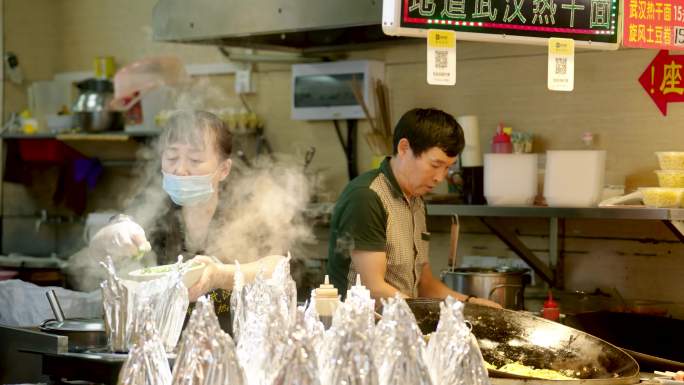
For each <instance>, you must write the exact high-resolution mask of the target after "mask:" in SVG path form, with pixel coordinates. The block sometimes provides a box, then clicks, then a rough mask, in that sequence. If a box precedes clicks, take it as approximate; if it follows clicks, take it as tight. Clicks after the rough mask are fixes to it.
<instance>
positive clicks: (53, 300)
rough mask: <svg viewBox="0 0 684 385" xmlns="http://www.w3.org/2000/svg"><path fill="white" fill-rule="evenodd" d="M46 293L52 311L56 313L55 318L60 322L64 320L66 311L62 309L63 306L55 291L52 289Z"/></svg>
mask: <svg viewBox="0 0 684 385" xmlns="http://www.w3.org/2000/svg"><path fill="white" fill-rule="evenodd" d="M45 295H46V296H47V299H48V302H50V307H51V308H52V312H53V313H54V314H55V319H56V320H57V321H58V322H64V312H63V311H62V307H61V306H60V305H59V301H58V300H57V295H56V294H55V291H54V290H52V289H50V290H48V291H46V292H45Z"/></svg>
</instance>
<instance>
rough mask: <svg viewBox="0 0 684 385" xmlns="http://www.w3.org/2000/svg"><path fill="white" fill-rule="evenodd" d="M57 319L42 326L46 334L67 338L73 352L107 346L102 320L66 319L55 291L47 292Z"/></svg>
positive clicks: (47, 321)
mask: <svg viewBox="0 0 684 385" xmlns="http://www.w3.org/2000/svg"><path fill="white" fill-rule="evenodd" d="M45 295H46V296H47V299H48V302H49V303H50V308H52V312H53V313H54V314H55V319H48V320H45V321H43V323H42V324H40V330H41V331H43V332H45V333H51V334H58V335H61V336H67V337H68V338H69V340H68V344H69V345H68V348H69V351H71V352H74V351H76V352H78V351H84V350H88V349H93V348H101V347H104V346H106V345H107V334H106V333H105V326H104V321H103V320H101V319H97V318H96V319H88V318H71V319H65V318H64V312H62V306H61V305H60V304H59V300H58V299H57V295H56V294H55V291H54V290H48V291H47V292H45Z"/></svg>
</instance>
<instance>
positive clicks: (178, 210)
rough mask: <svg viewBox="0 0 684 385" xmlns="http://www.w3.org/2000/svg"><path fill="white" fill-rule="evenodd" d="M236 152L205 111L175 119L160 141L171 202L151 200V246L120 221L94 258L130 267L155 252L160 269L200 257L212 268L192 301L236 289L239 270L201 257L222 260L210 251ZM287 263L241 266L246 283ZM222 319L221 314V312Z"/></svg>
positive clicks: (134, 226)
mask: <svg viewBox="0 0 684 385" xmlns="http://www.w3.org/2000/svg"><path fill="white" fill-rule="evenodd" d="M231 150H232V136H231V134H230V132H229V131H228V130H227V129H226V128H225V126H224V124H223V122H222V121H221V120H220V119H219V118H218V117H216V116H215V115H213V114H211V113H208V112H204V111H179V112H176V113H174V114H173V115H172V116H170V117H169V119H168V121H167V124H166V127H165V130H164V132H163V133H162V135H161V137H160V156H161V173H162V187H163V189H164V191H165V192H166V195H167V196H168V199H167V201H165V202H159V201H158V198H157V199H150V198H149V197H148V198H147V200H148V201H150V200H151V201H157V202H156V205H157V207H155V209H157V208H158V214H157V215H156V220H155V223H154V224H153V225H152V226H150V227H151V229H149V230H150V231H149V232H148V234H147V235H148V236H149V242H148V237H146V233H145V231H144V230H143V227H142V226H140V225H139V224H138V223H136V222H135V221H134V219H133V218H131V217H128V216H125V215H119V216H116V217H115V218H113V220H112V222H111V223H110V224H109V225H107V226H105V227H104V228H102V229H101V230H100V231H98V232H97V233H96V234H95V235H94V236H93V238H92V240H91V241H90V244H89V249H90V254H91V255H97V256H98V258H100V257H99V256H104V255H110V256H112V258H114V259H116V260H119V261H123V262H126V261H131V260H134V258H131V257H135V256H138V255H141V254H144V253H145V252H147V251H149V250H150V249H151V250H152V251H153V253H155V254H156V257H157V264H168V263H174V262H176V260H177V257H178V255H179V254H183V255H184V257H185V259H186V260H187V259H188V258H192V257H194V256H195V255H200V256H198V257H195V260H196V261H199V262H203V263H206V264H207V268H206V269H205V270H204V273H203V275H202V277H201V278H200V280H199V281H198V283H197V284H195V285H194V286H193V287H191V288H189V295H190V300H191V301H194V300H195V299H197V298H198V297H199V296H201V295H203V294H205V293H206V292H208V291H211V290H213V289H226V290H230V289H232V286H233V275H234V272H235V266H234V265H232V264H223V263H219V262H216V261H215V260H214V259H213V258H209V257H205V256H201V255H205V254H211V255H217V256H222V255H221V254H220V253H221V250H207V248H208V247H209V245H210V244H211V240H212V236H216V234H215V233H214V231H215V230H217V228H218V227H219V226H218V224H219V222H220V221H221V219H222V218H223V217H224V215H223V214H225V212H224V211H223V210H224V209H225V208H223V207H221V199H220V192H221V190H222V189H221V185H222V182H223V181H225V180H226V178H227V177H228V175H229V174H230V172H231V165H232V164H231V160H230V155H231ZM152 204H155V203H154V202H152ZM147 211H149V209H148V210H147ZM93 252H94V254H93ZM224 257H225V256H224ZM281 258H282V256H267V257H263V258H261V259H259V260H257V261H255V262H252V263H246V264H241V266H240V269H241V271H242V272H243V273H244V274H245V279H246V280H250V279H252V278H253V277H254V276H255V275H256V274H257V272H259V271H261V270H262V269H263V270H264V271H265V272H266V273H270V272H271V271H272V270H273V269H274V267H275V265H276V264H277V263H278V261H280V259H281ZM101 270H102V269H101ZM125 270H128V271H130V270H131V269H130V268H129V269H125ZM125 272H127V271H122V273H125ZM102 273H104V271H102ZM86 290H88V289H86ZM213 297H214V300H215V302H219V303H226V302H227V300H228V296H227V293H226V292H222V291H218V292H216V294H214V295H213ZM225 311H227V307H225ZM217 313H221V308H220V307H219V306H217Z"/></svg>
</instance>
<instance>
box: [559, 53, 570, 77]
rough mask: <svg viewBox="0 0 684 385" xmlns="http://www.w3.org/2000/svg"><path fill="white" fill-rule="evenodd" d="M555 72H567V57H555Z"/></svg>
mask: <svg viewBox="0 0 684 385" xmlns="http://www.w3.org/2000/svg"><path fill="white" fill-rule="evenodd" d="M556 73H557V74H558V75H565V74H567V73H568V58H566V57H557V58H556Z"/></svg>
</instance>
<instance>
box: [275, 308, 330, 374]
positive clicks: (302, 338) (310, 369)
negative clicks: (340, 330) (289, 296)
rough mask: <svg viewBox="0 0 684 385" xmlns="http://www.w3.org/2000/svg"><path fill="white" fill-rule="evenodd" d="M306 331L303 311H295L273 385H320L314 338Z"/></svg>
mask: <svg viewBox="0 0 684 385" xmlns="http://www.w3.org/2000/svg"><path fill="white" fill-rule="evenodd" d="M321 326H323V325H322V324H321ZM307 329H308V328H307V322H306V320H305V316H304V310H303V309H302V308H300V309H298V310H297V320H296V322H295V324H294V325H293V328H292V330H291V332H290V336H289V338H288V341H287V344H286V349H285V352H284V353H283V362H282V365H281V366H280V370H278V372H277V373H276V375H275V378H274V380H273V382H272V384H273V385H320V384H321V382H320V377H319V373H318V359H317V356H316V352H315V348H314V338H315V337H314V336H313V335H310V334H309V332H308V330H307Z"/></svg>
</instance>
